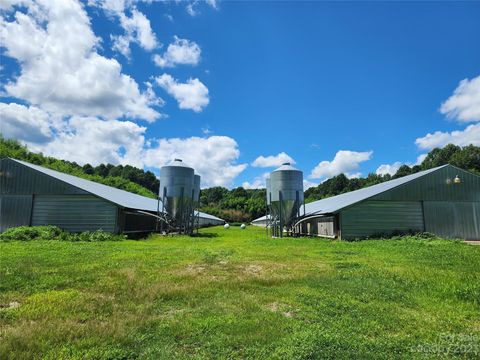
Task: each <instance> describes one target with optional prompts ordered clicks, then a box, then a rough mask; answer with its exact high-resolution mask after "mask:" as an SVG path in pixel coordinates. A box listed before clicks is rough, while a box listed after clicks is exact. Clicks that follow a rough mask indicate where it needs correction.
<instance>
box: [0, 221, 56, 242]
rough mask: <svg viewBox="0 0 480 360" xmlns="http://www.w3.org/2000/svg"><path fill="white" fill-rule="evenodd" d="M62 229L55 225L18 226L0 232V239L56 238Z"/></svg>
mask: <svg viewBox="0 0 480 360" xmlns="http://www.w3.org/2000/svg"><path fill="white" fill-rule="evenodd" d="M61 233H62V230H61V229H60V228H58V227H56V226H52V225H47V226H19V227H14V228H10V229H7V230H6V231H5V232H4V233H2V234H0V240H3V241H8V240H20V241H30V240H56V239H57V238H58V236H59V235H60V234H61Z"/></svg>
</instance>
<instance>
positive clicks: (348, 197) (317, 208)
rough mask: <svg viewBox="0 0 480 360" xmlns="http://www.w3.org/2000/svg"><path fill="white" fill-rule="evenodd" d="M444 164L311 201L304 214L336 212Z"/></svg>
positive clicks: (260, 219) (435, 169)
mask: <svg viewBox="0 0 480 360" xmlns="http://www.w3.org/2000/svg"><path fill="white" fill-rule="evenodd" d="M446 166H450V165H442V166H439V167H436V168H432V169H428V170H425V171H420V172H418V173H415V174H412V175H407V176H404V177H401V178H398V179H394V180H390V181H386V182H383V183H380V184H377V185H372V186H369V187H366V188H363V189H359V190H355V191H350V192H348V193H345V194H340V195H337V196H332V197H329V198H326V199H322V200H317V201H314V202H311V203H309V204H306V205H305V215H306V216H310V215H317V214H318V215H322V214H330V213H334V212H337V211H339V210H341V209H343V208H345V207H347V206H350V205H353V204H355V203H357V202H360V201H363V200H366V199H368V198H370V197H372V196H375V195H378V194H381V193H383V192H385V191H388V190H391V189H393V188H396V187H397V186H400V185H403V184H406V183H408V182H410V181H413V180H415V179H418V178H420V177H422V176H425V175H427V174H430V173H432V172H434V171H437V170H439V169H441V168H443V167H446ZM300 211H301V212H303V209H300ZM265 218H266V217H265V216H262V217H260V218H258V219H255V220H253V222H255V221H262V220H264V219H265Z"/></svg>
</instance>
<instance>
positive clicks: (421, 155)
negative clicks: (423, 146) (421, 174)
mask: <svg viewBox="0 0 480 360" xmlns="http://www.w3.org/2000/svg"><path fill="white" fill-rule="evenodd" d="M427 156H428V154H420V155H418V156H417V162H416V163H415V165H421V164H422V162H423V160H425V158H426V157H427Z"/></svg>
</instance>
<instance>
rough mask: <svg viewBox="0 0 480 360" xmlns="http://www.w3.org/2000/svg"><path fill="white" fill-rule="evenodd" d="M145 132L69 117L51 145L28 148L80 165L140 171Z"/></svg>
mask: <svg viewBox="0 0 480 360" xmlns="http://www.w3.org/2000/svg"><path fill="white" fill-rule="evenodd" d="M145 130H146V128H145V127H143V126H139V125H137V124H135V123H133V122H131V121H118V120H101V119H98V118H83V117H72V118H71V119H69V121H68V122H67V123H66V126H65V128H64V129H62V130H61V131H60V132H58V134H57V136H56V137H55V138H54V139H53V140H52V141H50V142H48V143H45V144H30V146H29V148H31V149H32V150H34V151H41V152H43V153H44V154H46V155H49V156H54V157H58V158H61V159H68V160H69V161H76V162H77V163H79V164H85V163H90V164H92V165H97V164H100V163H112V164H130V165H134V166H138V167H142V166H143V163H142V154H143V148H144V145H145V138H144V133H145ZM92 144H95V145H94V146H92Z"/></svg>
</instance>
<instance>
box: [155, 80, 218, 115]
mask: <svg viewBox="0 0 480 360" xmlns="http://www.w3.org/2000/svg"><path fill="white" fill-rule="evenodd" d="M155 80H156V81H157V84H158V85H159V86H160V87H161V88H162V89H164V90H165V91H166V92H167V93H169V94H170V95H171V96H173V97H174V98H175V99H176V100H177V102H178V105H179V107H180V109H190V110H193V111H195V112H200V111H202V110H203V108H204V107H205V106H207V105H208V103H209V102H210V99H209V96H208V88H207V87H206V86H205V85H204V84H203V83H202V82H201V81H200V80H198V79H188V80H187V82H186V83H180V82H178V81H177V80H175V79H174V78H173V77H172V76H170V75H168V74H163V75H161V76H158V77H157V78H156V79H155Z"/></svg>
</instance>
